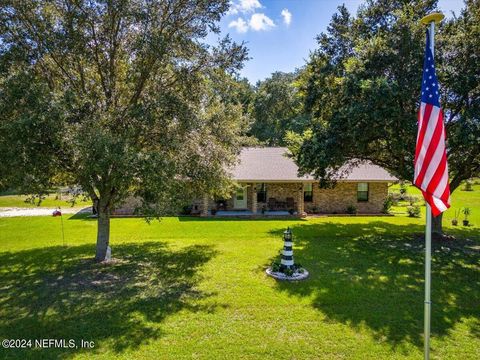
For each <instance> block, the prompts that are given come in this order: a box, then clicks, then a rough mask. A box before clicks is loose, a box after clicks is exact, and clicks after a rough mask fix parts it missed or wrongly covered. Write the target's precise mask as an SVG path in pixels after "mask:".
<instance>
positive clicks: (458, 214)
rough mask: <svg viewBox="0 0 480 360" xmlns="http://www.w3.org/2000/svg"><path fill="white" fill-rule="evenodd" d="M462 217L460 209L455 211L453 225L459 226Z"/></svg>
mask: <svg viewBox="0 0 480 360" xmlns="http://www.w3.org/2000/svg"><path fill="white" fill-rule="evenodd" d="M459 216H460V209H458V210H455V217H454V218H453V219H452V225H453V226H457V225H458V217H459Z"/></svg>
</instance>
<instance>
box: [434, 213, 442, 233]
mask: <svg viewBox="0 0 480 360" xmlns="http://www.w3.org/2000/svg"><path fill="white" fill-rule="evenodd" d="M442 218H443V213H441V214H440V215H438V216H437V217H434V216H433V214H432V234H438V235H441V234H443V229H442Z"/></svg>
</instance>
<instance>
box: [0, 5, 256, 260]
mask: <svg viewBox="0 0 480 360" xmlns="http://www.w3.org/2000/svg"><path fill="white" fill-rule="evenodd" d="M227 9H228V1H227V0H195V1H194V0H169V1H160V0H152V1H148V2H143V1H137V0H104V1H95V2H91V1H83V0H80V1H73V0H67V1H59V0H46V1H42V2H37V1H32V2H25V1H20V0H7V1H4V2H3V3H2V5H1V6H0V151H1V153H2V163H1V164H0V172H1V175H0V177H1V179H0V182H1V183H2V184H3V185H4V186H5V185H7V184H8V185H15V186H18V187H19V188H20V189H21V190H22V191H23V192H25V193H27V192H35V193H41V192H44V191H45V190H46V189H47V188H48V187H49V186H50V185H51V183H52V178H54V177H55V175H57V174H63V176H64V177H65V178H68V179H69V181H70V182H71V183H74V184H79V185H80V186H81V187H82V188H83V190H84V191H85V192H86V193H87V194H88V195H89V196H90V197H91V198H92V200H93V201H95V202H96V203H97V204H98V234H97V249H96V259H97V260H98V261H102V260H104V259H105V256H106V251H107V247H108V245H109V237H110V213H111V211H112V209H113V208H114V207H115V206H116V205H118V204H120V203H121V202H122V201H124V199H125V198H126V197H127V196H129V195H132V194H133V195H135V196H137V197H139V198H140V199H141V200H142V211H143V212H144V213H145V214H147V215H149V216H157V215H160V214H164V213H167V212H169V211H171V210H172V209H174V208H176V206H178V205H179V204H181V203H182V202H183V201H185V199H188V198H189V197H191V196H193V195H194V194H199V193H208V194H214V193H218V192H220V193H221V192H224V191H226V188H227V187H228V185H229V182H228V177H227V174H226V172H225V168H226V166H228V165H231V164H233V162H234V161H235V158H236V153H237V152H238V150H239V144H240V140H241V138H240V134H241V133H242V131H243V130H242V124H243V123H244V122H243V120H242V108H241V105H240V104H235V103H234V102H232V101H225V99H226V98H227V97H228V89H229V87H230V86H231V85H232V82H234V75H235V74H236V71H237V70H238V69H240V68H241V66H242V63H243V61H244V60H245V59H246V56H247V53H246V49H245V48H244V47H243V45H239V44H236V43H234V42H232V41H231V39H229V38H228V37H227V38H224V39H222V40H221V41H220V42H219V45H218V46H217V47H212V46H208V45H206V44H205V43H204V42H202V41H203V39H205V37H206V36H207V34H208V33H209V32H210V31H213V32H214V33H218V32H219V29H218V26H217V25H216V24H217V22H218V21H219V20H220V17H221V16H222V14H224V13H225V12H226V11H227Z"/></svg>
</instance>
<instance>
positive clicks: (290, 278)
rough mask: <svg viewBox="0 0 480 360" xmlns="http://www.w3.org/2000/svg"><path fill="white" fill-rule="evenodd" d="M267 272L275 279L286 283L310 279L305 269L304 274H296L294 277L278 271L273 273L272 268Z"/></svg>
mask: <svg viewBox="0 0 480 360" xmlns="http://www.w3.org/2000/svg"><path fill="white" fill-rule="evenodd" d="M265 272H266V273H267V275H268V276H271V277H273V278H274V279H277V280H286V281H297V280H305V279H306V278H308V275H310V274H309V273H308V271H307V270H305V269H303V273H299V272H295V273H293V275H292V276H287V275H285V274H284V273H281V272H278V271H272V268H268V269H267V270H265Z"/></svg>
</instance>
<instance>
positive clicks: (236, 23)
mask: <svg viewBox="0 0 480 360" xmlns="http://www.w3.org/2000/svg"><path fill="white" fill-rule="evenodd" d="M228 27H229V28H231V27H233V28H235V29H236V30H237V32H239V33H246V32H247V30H248V24H247V22H246V21H245V20H243V19H242V18H241V17H239V18H238V19H237V20H233V21H232V22H230V24H228Z"/></svg>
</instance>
